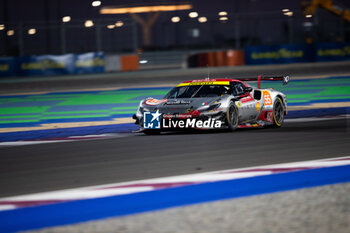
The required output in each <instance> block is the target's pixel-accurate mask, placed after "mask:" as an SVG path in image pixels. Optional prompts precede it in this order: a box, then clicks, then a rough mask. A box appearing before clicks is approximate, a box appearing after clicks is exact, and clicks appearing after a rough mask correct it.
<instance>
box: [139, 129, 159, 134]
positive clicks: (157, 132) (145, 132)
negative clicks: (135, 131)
mask: <svg viewBox="0 0 350 233" xmlns="http://www.w3.org/2000/svg"><path fill="white" fill-rule="evenodd" d="M143 133H144V134H146V135H159V134H160V130H157V129H145V130H144V131H143Z"/></svg>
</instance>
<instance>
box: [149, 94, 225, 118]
mask: <svg viewBox="0 0 350 233" xmlns="http://www.w3.org/2000/svg"><path fill="white" fill-rule="evenodd" d="M221 99H222V97H218V96H216V97H205V98H182V99H168V100H161V103H159V104H157V105H147V104H144V108H146V109H149V110H150V111H157V110H159V112H161V113H164V114H181V113H188V112H190V111H192V110H196V109H198V108H199V107H201V106H203V105H210V104H212V103H214V102H216V101H220V100H221ZM145 102H146V101H145Z"/></svg>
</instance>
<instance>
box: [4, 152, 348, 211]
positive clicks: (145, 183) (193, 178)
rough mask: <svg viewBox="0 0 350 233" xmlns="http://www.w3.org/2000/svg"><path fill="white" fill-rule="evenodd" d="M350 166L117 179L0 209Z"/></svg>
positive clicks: (331, 162) (330, 163)
mask: <svg viewBox="0 0 350 233" xmlns="http://www.w3.org/2000/svg"><path fill="white" fill-rule="evenodd" d="M342 165H350V156H346V157H335V158H329V159H322V160H312V161H302V162H291V163H282V164H274V165H265V166H256V167H248V168H239V169H230V170H222V171H214V172H206V173H197V174H189V175H181V176H172V177H163V178H155V179H146V180H138V181H131V182H121V183H113V184H105V185H98V186H90V187H82V188H75V189H66V190H58V191H51V192H42V193H35V194H27V195H19V196H13V197H5V198H0V211H4V210H11V209H14V208H24V207H29V206H37V205H44V204H52V203H60V202H66V201H74V200H83V199H91V198H101V197H108V196H116V195H125V194H131V193H140V192H147V191H153V190H159V189H164V188H173V187H180V186H186V185H195V184H201V183H209V182H216V181H225V180H234V179H241V178H248V177H256V176H263V175H270V174H277V173H283V172H292V171H302V170H308V169H315V168H325V167H334V166H342Z"/></svg>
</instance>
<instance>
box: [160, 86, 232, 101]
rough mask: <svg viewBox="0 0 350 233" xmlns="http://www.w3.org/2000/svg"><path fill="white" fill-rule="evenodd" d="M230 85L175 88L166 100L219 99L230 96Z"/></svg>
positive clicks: (165, 97)
mask: <svg viewBox="0 0 350 233" xmlns="http://www.w3.org/2000/svg"><path fill="white" fill-rule="evenodd" d="M229 90H230V86H228V85H193V86H180V87H174V88H173V89H171V90H170V92H169V93H168V94H167V95H165V96H164V99H182V98H201V97H217V96H222V95H224V94H228V93H229Z"/></svg>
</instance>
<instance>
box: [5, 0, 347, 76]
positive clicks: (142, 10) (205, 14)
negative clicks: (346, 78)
mask: <svg viewBox="0 0 350 233" xmlns="http://www.w3.org/2000/svg"><path fill="white" fill-rule="evenodd" d="M349 8H350V6H349V2H348V1H345V0H337V1H333V0H308V1H287V0H282V1H276V0H275V1H274V0H267V1H257V0H233V1H225V0H217V1H215V4H213V1H209V0H204V1H203V0H202V1H199V0H192V1H186V2H183V1H164V0H163V1H132V2H130V1H125V0H124V1H123V0H119V1H112V0H102V1H92V0H90V1H87V0H77V1H68V0H51V1H48V0H37V1H24V0H11V1H9V0H0V9H1V10H0V11H1V13H0V56H1V57H2V58H1V59H0V66H1V69H0V76H16V75H38V74H41V73H42V72H43V71H42V70H43V69H51V71H50V70H49V71H48V72H46V73H45V74H66V73H70V74H72V73H91V72H113V71H120V70H123V71H128V70H138V69H147V68H148V69H155V68H183V67H198V66H207V65H209V66H233V65H245V64H248V65H249V64H271V63H272V64H274V63H293V62H312V61H332V60H344V59H349V57H350V47H349V45H348V44H347V42H349V41H350V26H349V22H350V11H349ZM212 52H214V53H212ZM215 52H216V53H215ZM85 53H90V54H89V55H85V56H83V57H80V58H79V56H78V55H81V54H85ZM91 53H93V54H91ZM65 54H74V55H77V56H78V57H77V56H75V57H74V58H73V57H72V56H68V57H67V56H66V57H62V56H58V55H65ZM40 55H56V56H51V57H41V58H40ZM125 55H126V56H125ZM130 55H131V56H130ZM22 56H27V58H25V59H24V58H22V59H15V61H14V60H13V59H12V58H13V57H22ZM28 56H32V57H31V58H28ZM5 57H6V58H5ZM10 58H11V59H10ZM57 59H58V60H57ZM77 60H81V61H82V62H80V63H79V62H78V64H77ZM33 62H34V63H33ZM72 62H73V63H75V67H72V66H74V65H70V63H72ZM19 63H20V64H19ZM40 63H41V64H40ZM62 63H64V64H65V65H62ZM23 64H24V65H23ZM35 64H36V65H35ZM59 64H61V65H59ZM63 66H64V67H63ZM92 67H94V69H91V68H92ZM79 68H80V69H79ZM36 69H37V71H36ZM38 70H41V71H38Z"/></svg>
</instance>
